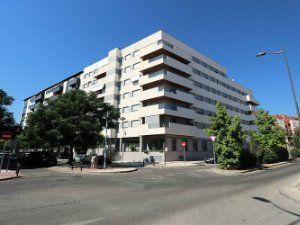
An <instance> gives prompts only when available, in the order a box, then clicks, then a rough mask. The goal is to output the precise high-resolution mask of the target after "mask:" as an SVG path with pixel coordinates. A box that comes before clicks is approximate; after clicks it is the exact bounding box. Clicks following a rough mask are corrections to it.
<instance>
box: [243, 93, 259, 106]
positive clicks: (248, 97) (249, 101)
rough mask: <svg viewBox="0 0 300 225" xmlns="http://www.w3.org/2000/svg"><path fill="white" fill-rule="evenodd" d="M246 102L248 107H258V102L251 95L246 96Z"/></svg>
mask: <svg viewBox="0 0 300 225" xmlns="http://www.w3.org/2000/svg"><path fill="white" fill-rule="evenodd" d="M246 101H247V103H248V104H250V105H254V106H258V105H259V102H258V101H257V100H256V99H255V98H254V97H253V96H252V95H246Z"/></svg>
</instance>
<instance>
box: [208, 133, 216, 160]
mask: <svg viewBox="0 0 300 225" xmlns="http://www.w3.org/2000/svg"><path fill="white" fill-rule="evenodd" d="M209 138H210V140H211V141H212V145H213V154H214V164H216V152H215V148H214V142H215V140H216V136H210V137H209Z"/></svg>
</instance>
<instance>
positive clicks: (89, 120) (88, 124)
mask: <svg viewBox="0 0 300 225" xmlns="http://www.w3.org/2000/svg"><path fill="white" fill-rule="evenodd" d="M107 112H108V115H109V116H108V128H113V127H115V126H116V120H117V119H118V117H119V113H118V111H117V110H116V109H115V108H114V107H113V106H111V105H109V104H107V103H104V102H103V101H101V100H100V99H97V97H96V95H95V94H87V93H86V92H84V91H82V90H76V91H69V92H67V93H65V94H63V95H60V96H59V97H58V98H57V99H56V100H54V101H47V102H46V104H45V105H39V106H38V107H37V109H36V111H34V112H32V113H30V114H29V116H28V120H27V126H26V127H25V129H24V132H23V134H22V135H24V137H22V136H20V138H21V140H26V141H23V142H25V144H26V143H28V146H30V147H31V148H32V147H33V148H44V149H48V148H50V149H51V148H54V147H59V146H69V147H70V149H71V150H73V149H75V150H79V149H80V150H83V151H86V150H87V149H88V148H94V147H96V146H97V145H98V144H99V143H100V142H101V140H102V135H101V131H102V130H103V127H104V126H105V117H106V114H107ZM71 152H72V151H71Z"/></svg>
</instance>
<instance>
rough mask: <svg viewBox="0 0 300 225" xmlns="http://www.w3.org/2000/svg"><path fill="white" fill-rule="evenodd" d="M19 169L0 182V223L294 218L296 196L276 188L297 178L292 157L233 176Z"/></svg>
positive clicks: (297, 217) (298, 216)
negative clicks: (282, 163)
mask: <svg viewBox="0 0 300 225" xmlns="http://www.w3.org/2000/svg"><path fill="white" fill-rule="evenodd" d="M22 173H23V175H24V176H23V177H22V178H19V179H14V180H9V181H5V182H1V183H0V203H1V206H0V218H1V219H0V224H6V225H9V224H22V225H27V224H39V225H43V224H58V225H67V224H74V225H84V224H114V225H115V224H120V225H121V224H127V225H128V224H129V225H134V224H145V225H148V224H149V225H150V224H155V225H156V224H157V225H158V224H172V225H173V224H178V225H179V224H180V225H183V224H214V225H217V224H220V225H221V224H222V225H224V224H225V225H231V224H237V225H239V224H249V225H250V224H251V225H253V224H260V225H262V224H272V225H275V224H286V225H293V224H300V202H297V201H294V200H293V199H291V198H287V197H286V196H284V195H282V194H280V189H281V188H284V187H287V186H290V185H292V184H293V183H294V182H296V181H297V180H298V181H299V178H300V163H299V162H296V163H293V164H289V165H285V166H282V167H278V168H273V169H269V170H264V171H258V172H254V173H249V174H244V175H235V176H226V175H221V174H216V173H213V172H211V171H208V170H207V169H206V168H205V167H204V166H202V167H201V166H197V167H189V168H140V169H139V170H138V171H137V172H132V173H122V174H101V175H73V174H66V173H59V172H55V171H51V170H48V169H46V168H43V169H35V170H23V171H22Z"/></svg>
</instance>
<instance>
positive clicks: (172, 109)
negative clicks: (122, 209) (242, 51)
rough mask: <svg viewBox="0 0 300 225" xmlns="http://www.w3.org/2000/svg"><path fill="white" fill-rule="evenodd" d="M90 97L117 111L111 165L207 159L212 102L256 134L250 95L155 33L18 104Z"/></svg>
mask: <svg viewBox="0 0 300 225" xmlns="http://www.w3.org/2000/svg"><path fill="white" fill-rule="evenodd" d="M76 88H77V89H82V90H84V91H86V92H95V93H96V94H97V96H98V97H99V98H101V99H103V101H105V102H107V103H110V104H112V105H113V106H115V107H116V108H118V109H119V110H120V115H121V119H120V123H119V128H118V129H117V130H110V131H109V139H110V143H111V146H112V149H114V151H117V152H118V154H117V158H116V159H117V160H120V161H142V160H145V159H146V160H153V159H154V160H156V161H163V160H166V161H173V160H180V159H182V158H183V151H182V150H183V149H182V147H181V141H182V140H183V139H184V140H186V141H187V153H186V157H187V159H188V160H199V159H204V158H208V157H211V155H212V143H211V142H210V141H209V137H208V136H207V134H206V132H205V129H206V128H207V127H209V124H210V121H209V117H210V116H212V115H213V114H214V112H215V104H216V103H217V102H220V103H222V104H223V105H224V106H226V108H227V109H228V112H229V114H230V115H232V116H233V115H239V117H240V118H241V122H242V126H243V128H244V130H245V131H249V130H253V129H256V127H255V125H254V123H253V122H254V119H255V117H254V115H253V113H254V112H255V111H256V106H257V105H258V104H259V103H258V102H257V101H256V100H255V98H254V97H253V93H252V91H251V90H249V89H247V88H245V87H243V86H241V85H239V84H238V83H236V82H234V81H233V80H231V79H229V78H228V77H227V74H226V69H225V68H224V67H222V66H221V65H219V64H218V63H216V62H215V61H213V60H211V59H209V58H207V57H206V56H204V55H202V54H201V53H199V52H197V51H196V50H194V49H192V48H191V47H189V46H187V45H186V44H184V43H183V42H181V41H179V40H177V39H175V38H174V37H172V36H170V35H168V34H166V33H165V32H163V31H158V32H156V33H154V34H152V35H150V36H148V37H146V38H144V39H142V40H140V41H138V42H136V43H134V44H132V45H130V46H128V47H126V48H123V49H114V50H112V51H110V52H109V53H108V56H107V57H106V58H104V59H102V60H100V61H98V62H96V63H94V64H93V65H90V66H88V67H86V68H84V69H83V71H81V72H79V73H77V74H75V75H73V76H71V77H69V78H67V79H65V80H63V81H61V82H59V83H57V84H55V85H53V86H51V87H49V88H47V89H45V90H43V91H41V92H39V93H37V94H36V95H34V96H31V97H29V98H27V99H25V100H24V102H25V104H24V110H23V117H22V118H23V119H22V123H23V125H25V124H26V116H27V115H28V113H30V112H31V111H32V110H34V108H35V107H36V105H37V103H39V102H43V100H44V99H45V98H51V99H55V98H56V96H57V95H59V94H61V93H64V92H66V91H68V90H73V89H76Z"/></svg>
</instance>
